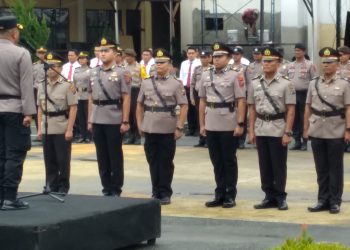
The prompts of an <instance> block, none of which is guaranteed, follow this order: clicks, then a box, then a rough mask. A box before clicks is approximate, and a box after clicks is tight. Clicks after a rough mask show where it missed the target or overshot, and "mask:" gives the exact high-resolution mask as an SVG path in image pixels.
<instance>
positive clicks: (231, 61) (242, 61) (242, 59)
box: [228, 57, 250, 66]
mask: <svg viewBox="0 0 350 250" xmlns="http://www.w3.org/2000/svg"><path fill="white" fill-rule="evenodd" d="M234 62H235V61H234V60H233V59H231V60H230V61H229V62H228V64H233V63H234ZM241 63H242V64H243V65H246V66H249V64H250V62H249V60H248V59H247V58H245V57H242V58H241Z"/></svg>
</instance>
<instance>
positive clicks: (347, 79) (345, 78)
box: [340, 77, 350, 83]
mask: <svg viewBox="0 0 350 250" xmlns="http://www.w3.org/2000/svg"><path fill="white" fill-rule="evenodd" d="M340 79H342V80H345V81H347V82H349V83H350V79H349V78H347V77H341V78H340Z"/></svg>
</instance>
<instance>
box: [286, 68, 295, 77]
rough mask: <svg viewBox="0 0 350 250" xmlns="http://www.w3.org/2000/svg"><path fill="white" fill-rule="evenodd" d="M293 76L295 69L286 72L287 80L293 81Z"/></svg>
mask: <svg viewBox="0 0 350 250" xmlns="http://www.w3.org/2000/svg"><path fill="white" fill-rule="evenodd" d="M294 76H295V69H289V70H288V78H289V79H293V78H294Z"/></svg>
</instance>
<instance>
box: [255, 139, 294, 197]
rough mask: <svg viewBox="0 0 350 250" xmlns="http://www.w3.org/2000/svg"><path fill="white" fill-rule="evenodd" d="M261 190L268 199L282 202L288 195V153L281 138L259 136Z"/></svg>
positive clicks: (257, 141) (257, 142)
mask: <svg viewBox="0 0 350 250" xmlns="http://www.w3.org/2000/svg"><path fill="white" fill-rule="evenodd" d="M256 146H257V149H258V156H259V168H260V179H261V189H262V190H263V191H264V192H265V194H266V196H265V198H266V199H269V200H276V201H282V200H284V199H286V197H287V193H286V192H285V189H286V182H287V153H288V147H286V146H283V145H282V138H281V137H270V136H257V137H256Z"/></svg>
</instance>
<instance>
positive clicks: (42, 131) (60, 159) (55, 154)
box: [37, 52, 78, 194]
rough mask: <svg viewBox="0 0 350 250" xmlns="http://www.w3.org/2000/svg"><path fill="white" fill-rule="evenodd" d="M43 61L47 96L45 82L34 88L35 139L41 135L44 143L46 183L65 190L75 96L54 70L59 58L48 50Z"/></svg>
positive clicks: (54, 188) (56, 188)
mask: <svg viewBox="0 0 350 250" xmlns="http://www.w3.org/2000/svg"><path fill="white" fill-rule="evenodd" d="M46 62H47V63H48V64H49V65H50V68H49V70H48V72H47V75H48V77H47V96H45V83H43V84H41V85H39V89H38V102H37V104H38V139H43V143H44V160H45V170H46V185H47V187H48V188H50V191H52V192H59V193H64V194H67V193H68V191H69V187H70V183H69V177H70V160H71V152H72V149H71V146H72V138H73V125H74V122H75V118H76V114H77V104H78V98H77V95H76V89H75V87H74V85H73V84H72V83H69V82H68V81H66V80H65V79H63V78H62V77H61V76H60V75H59V74H58V73H61V71H62V60H61V58H59V57H58V56H57V55H56V54H54V53H52V52H49V53H47V55H46ZM56 71H57V72H56ZM45 98H47V110H46V101H45ZM46 121H47V126H48V127H47V131H46V126H45V122H46ZM43 135H44V136H43ZM46 135H47V136H46Z"/></svg>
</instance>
